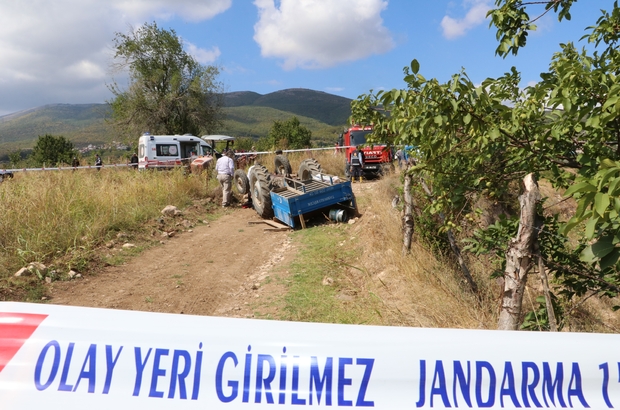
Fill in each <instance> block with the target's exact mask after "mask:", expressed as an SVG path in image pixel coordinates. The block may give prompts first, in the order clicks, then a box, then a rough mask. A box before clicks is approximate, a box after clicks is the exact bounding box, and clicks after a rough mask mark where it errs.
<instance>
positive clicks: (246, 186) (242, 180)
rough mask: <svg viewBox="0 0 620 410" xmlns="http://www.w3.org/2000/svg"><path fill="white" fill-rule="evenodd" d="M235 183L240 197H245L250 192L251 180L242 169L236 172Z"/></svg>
mask: <svg viewBox="0 0 620 410" xmlns="http://www.w3.org/2000/svg"><path fill="white" fill-rule="evenodd" d="M233 182H234V186H235V188H237V192H238V193H239V194H240V195H245V194H247V193H248V192H250V180H249V179H248V177H247V175H245V172H244V171H243V170H242V169H237V170H235V174H234V175H233Z"/></svg>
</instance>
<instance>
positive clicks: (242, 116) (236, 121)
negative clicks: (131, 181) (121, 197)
mask: <svg viewBox="0 0 620 410" xmlns="http://www.w3.org/2000/svg"><path fill="white" fill-rule="evenodd" d="M223 97H224V99H223V101H224V108H223V113H224V115H225V120H224V126H223V128H222V129H221V130H218V133H219V134H225V135H231V136H234V137H252V138H260V137H262V136H266V135H267V134H268V132H269V129H270V128H271V126H272V125H273V122H274V121H276V120H277V121H286V120H288V119H290V118H292V117H293V116H296V117H297V118H298V119H299V121H300V123H301V124H302V125H303V126H305V127H307V128H308V129H310V131H312V136H313V140H314V141H315V142H316V143H317V144H331V143H333V141H334V140H335V139H336V135H337V134H338V133H339V132H341V131H342V129H343V127H345V125H346V124H347V120H348V117H349V116H350V114H351V100H350V99H348V98H345V97H340V96H337V95H333V94H329V93H325V92H321V91H314V90H308V89H302V88H293V89H286V90H281V91H276V92H273V93H269V94H265V95H261V94H258V93H255V92H252V91H239V92H230V93H225V94H224V95H223ZM109 115H110V108H109V106H108V104H50V105H45V106H42V107H37V108H33V109H29V110H24V111H19V112H16V113H12V114H9V115H5V116H1V117H0V161H2V160H4V159H6V156H7V155H8V153H9V152H14V151H17V150H28V149H30V148H32V147H33V146H34V144H35V142H36V140H37V139H38V137H39V136H40V135H45V134H51V135H62V136H64V137H65V138H67V139H69V140H70V141H71V142H73V144H74V145H75V146H76V147H77V148H79V147H82V146H86V145H88V144H93V145H103V144H110V143H112V142H113V141H119V140H121V139H122V138H119V137H118V136H117V135H115V133H114V129H113V128H112V126H111V125H110V124H109V123H108V122H107V121H106V119H107V118H109ZM137 138H138V136H136V139H137ZM3 157H4V158H3Z"/></svg>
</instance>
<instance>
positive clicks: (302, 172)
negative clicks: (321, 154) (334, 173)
mask: <svg viewBox="0 0 620 410" xmlns="http://www.w3.org/2000/svg"><path fill="white" fill-rule="evenodd" d="M322 172H323V170H322V169H321V164H319V163H318V161H317V160H316V159H314V158H308V159H304V160H303V161H302V162H301V164H300V165H299V172H297V177H298V178H299V179H300V180H302V181H308V180H310V179H312V174H320V173H322Z"/></svg>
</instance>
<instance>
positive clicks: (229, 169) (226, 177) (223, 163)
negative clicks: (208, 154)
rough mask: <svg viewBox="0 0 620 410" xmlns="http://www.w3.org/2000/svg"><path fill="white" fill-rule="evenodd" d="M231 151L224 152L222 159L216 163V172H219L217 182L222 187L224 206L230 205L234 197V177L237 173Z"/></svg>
mask: <svg viewBox="0 0 620 410" xmlns="http://www.w3.org/2000/svg"><path fill="white" fill-rule="evenodd" d="M231 155H233V154H232V153H231V152H230V151H226V150H225V151H224V152H222V157H221V158H220V159H218V160H217V162H216V163H215V170H216V171H217V180H218V181H219V182H220V185H221V186H222V206H229V205H230V198H231V196H232V190H231V188H232V177H233V174H234V173H235V162H234V161H233V160H232V158H231Z"/></svg>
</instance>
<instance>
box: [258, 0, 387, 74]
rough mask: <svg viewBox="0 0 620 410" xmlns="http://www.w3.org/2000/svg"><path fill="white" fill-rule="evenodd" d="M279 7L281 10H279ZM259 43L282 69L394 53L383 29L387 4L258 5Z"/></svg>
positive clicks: (269, 1) (315, 0)
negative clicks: (277, 61) (382, 14)
mask: <svg viewBox="0 0 620 410" xmlns="http://www.w3.org/2000/svg"><path fill="white" fill-rule="evenodd" d="M276 3H277V4H276ZM254 4H255V5H256V7H257V8H258V10H259V21H258V23H256V25H255V26H254V40H255V41H256V42H257V43H258V45H259V46H260V48H261V55H262V56H263V57H274V58H277V59H281V60H283V64H282V65H283V67H284V69H287V70H292V69H294V68H296V67H300V68H326V67H332V66H335V65H337V64H340V63H343V62H349V61H355V60H359V59H363V58H366V57H368V56H370V55H373V54H381V53H385V52H386V51H388V50H390V49H392V48H393V47H394V41H393V39H392V36H391V34H390V32H389V31H388V29H387V28H385V27H384V26H383V20H382V19H381V12H382V11H383V10H384V9H385V8H386V7H387V1H385V0H337V1H334V0H279V1H278V2H276V1H275V0H255V1H254Z"/></svg>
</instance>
